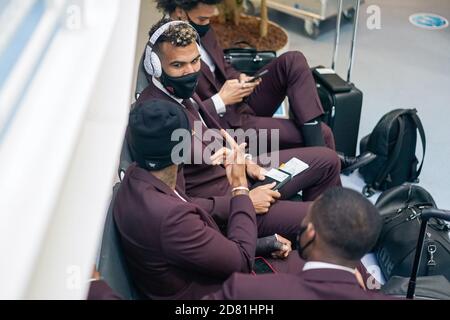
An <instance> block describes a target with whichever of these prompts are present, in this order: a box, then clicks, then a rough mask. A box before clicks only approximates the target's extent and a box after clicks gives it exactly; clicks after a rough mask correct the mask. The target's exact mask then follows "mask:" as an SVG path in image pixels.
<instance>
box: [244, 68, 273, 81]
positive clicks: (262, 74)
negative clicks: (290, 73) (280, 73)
mask: <svg viewBox="0 0 450 320" xmlns="http://www.w3.org/2000/svg"><path fill="white" fill-rule="evenodd" d="M267 73H269V70H264V71H261V72H260V73H257V74H255V75H254V76H253V79H252V80H249V81H247V83H253V82H256V81H258V80H259V79H261V78H262V77H263V76H264V75H266V74H267Z"/></svg>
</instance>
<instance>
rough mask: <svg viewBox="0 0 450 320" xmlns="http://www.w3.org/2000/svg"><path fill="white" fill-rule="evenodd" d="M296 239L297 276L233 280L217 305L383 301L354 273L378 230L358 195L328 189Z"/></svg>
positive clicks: (240, 276) (239, 276)
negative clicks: (299, 263)
mask: <svg viewBox="0 0 450 320" xmlns="http://www.w3.org/2000/svg"><path fill="white" fill-rule="evenodd" d="M302 225H303V227H302V230H301V231H300V233H299V237H298V253H299V255H300V256H302V257H303V258H304V259H305V260H306V261H307V262H306V264H305V265H304V267H303V271H302V272H301V273H300V274H298V275H292V274H272V275H264V276H259V277H254V276H249V275H243V274H235V275H233V276H232V277H231V278H230V279H229V280H227V281H226V282H225V283H224V285H223V287H222V289H221V290H219V291H218V292H216V293H214V294H212V295H209V296H208V297H207V298H208V299H217V300H319V299H321V300H325V299H326V300H348V299H357V300H362V299H387V297H386V296H384V295H382V294H380V293H378V292H376V291H371V290H368V289H372V288H370V287H369V286H368V285H367V282H366V283H364V281H363V279H362V276H361V274H360V273H359V271H358V270H357V267H358V265H359V261H360V260H361V258H362V257H363V256H364V255H365V254H366V253H368V252H369V251H370V250H371V249H372V248H373V246H374V245H375V243H376V241H377V239H378V235H379V233H380V230H381V217H380V215H379V213H378V211H377V210H376V208H375V207H374V206H373V205H372V204H371V203H370V202H369V201H368V200H367V199H365V198H364V197H363V196H362V195H361V194H359V193H357V192H355V191H352V190H348V189H344V188H334V189H331V190H328V191H326V192H325V193H324V194H323V195H322V196H321V197H320V198H319V199H318V200H316V201H315V202H314V203H313V205H312V206H311V208H310V211H309V213H308V215H307V217H306V218H305V220H304V221H303V223H302Z"/></svg>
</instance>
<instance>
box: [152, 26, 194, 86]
mask: <svg viewBox="0 0 450 320" xmlns="http://www.w3.org/2000/svg"><path fill="white" fill-rule="evenodd" d="M179 24H186V25H188V26H190V27H191V28H192V29H194V28H193V27H192V26H191V25H190V24H189V23H187V22H184V21H171V22H168V23H166V24H165V25H163V26H161V27H160V28H159V29H158V30H156V31H155V33H153V35H152V36H151V38H150V40H149V42H148V44H147V47H146V49H145V59H144V67H145V71H147V73H148V74H149V75H151V76H154V77H156V78H159V77H161V75H162V65H161V60H160V59H159V57H158V55H157V54H156V53H155V52H154V51H153V46H154V45H155V43H156V42H157V41H158V39H159V38H160V37H161V36H162V35H163V34H164V32H166V31H167V30H169V28H170V27H171V26H176V25H179ZM194 30H195V29H194ZM196 44H197V46H198V47H199V50H200V37H199V35H198V34H197V39H196Z"/></svg>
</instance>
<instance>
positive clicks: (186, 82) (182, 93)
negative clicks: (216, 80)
mask: <svg viewBox="0 0 450 320" xmlns="http://www.w3.org/2000/svg"><path fill="white" fill-rule="evenodd" d="M199 75H200V72H195V73H190V74H188V75H185V76H182V77H177V78H174V77H171V76H169V75H168V74H167V73H165V72H164V70H163V71H162V75H161V78H160V80H161V83H162V84H163V86H164V88H166V90H167V91H169V93H170V94H172V95H174V96H175V97H177V98H180V99H189V98H191V97H192V96H193V95H194V91H195V89H196V88H197V85H198V77H199Z"/></svg>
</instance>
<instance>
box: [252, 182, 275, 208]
mask: <svg viewBox="0 0 450 320" xmlns="http://www.w3.org/2000/svg"><path fill="white" fill-rule="evenodd" d="M275 186H276V183H275V182H274V183H272V184H268V185H265V186H261V187H258V188H256V189H253V190H251V191H250V194H249V196H250V199H251V200H252V202H253V206H254V207H255V211H256V214H266V213H267V212H269V209H270V207H271V206H272V204H274V203H275V202H276V201H277V200H278V199H280V198H281V194H280V193H279V192H277V191H273V190H272V188H273V187H275Z"/></svg>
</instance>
